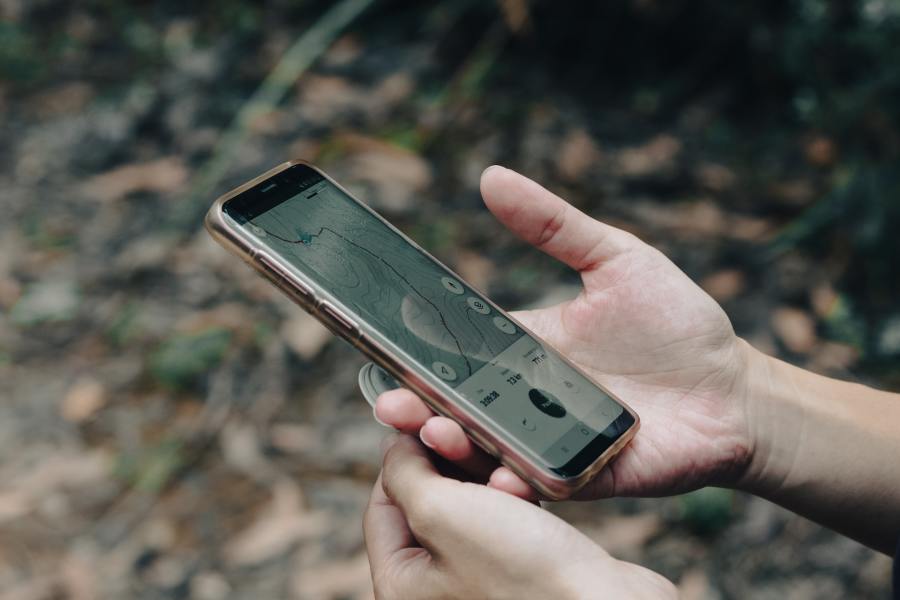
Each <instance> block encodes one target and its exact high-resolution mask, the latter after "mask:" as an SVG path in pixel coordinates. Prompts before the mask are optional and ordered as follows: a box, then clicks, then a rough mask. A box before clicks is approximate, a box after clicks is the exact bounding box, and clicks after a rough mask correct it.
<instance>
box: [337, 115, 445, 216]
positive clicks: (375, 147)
mask: <svg viewBox="0 0 900 600" xmlns="http://www.w3.org/2000/svg"><path fill="white" fill-rule="evenodd" d="M335 143H336V144H339V145H340V146H341V147H342V148H343V149H344V150H345V151H346V153H347V158H346V160H345V168H346V172H347V175H346V179H347V181H348V182H350V183H353V184H362V185H363V186H370V187H371V188H372V191H373V192H374V193H372V194H367V195H366V199H367V200H369V201H371V202H372V203H373V204H376V205H377V206H378V207H380V208H385V209H387V210H389V211H403V210H409V209H411V208H412V207H413V206H414V205H415V203H416V200H417V199H418V198H419V195H420V194H421V193H422V192H423V191H425V190H426V189H427V188H428V186H429V185H431V181H432V172H431V165H430V164H429V163H428V161H426V160H425V159H424V158H422V157H421V156H419V155H418V154H416V153H414V152H411V151H409V150H406V149H405V148H401V147H399V146H396V145H394V144H391V143H388V142H385V141H383V140H380V139H377V138H373V137H367V136H362V135H358V134H353V133H344V134H341V135H339V136H336V138H335Z"/></svg>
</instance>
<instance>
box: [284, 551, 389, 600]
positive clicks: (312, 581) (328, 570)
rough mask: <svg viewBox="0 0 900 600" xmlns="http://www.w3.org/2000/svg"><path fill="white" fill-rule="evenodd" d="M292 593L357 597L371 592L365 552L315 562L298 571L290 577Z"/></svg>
mask: <svg viewBox="0 0 900 600" xmlns="http://www.w3.org/2000/svg"><path fill="white" fill-rule="evenodd" d="M291 587H292V588H293V590H294V595H295V596H296V597H297V598H301V599H303V600H336V599H338V598H360V597H367V596H370V595H371V594H372V577H371V571H370V569H369V559H368V557H367V556H366V553H365V552H361V553H360V554H357V555H356V556H355V557H353V558H350V559H347V560H340V561H331V562H327V563H325V564H317V565H313V566H312V567H309V568H306V569H301V570H300V571H297V572H296V573H295V574H294V576H293V577H292V580H291Z"/></svg>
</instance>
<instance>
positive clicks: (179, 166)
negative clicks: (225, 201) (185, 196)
mask: <svg viewBox="0 0 900 600" xmlns="http://www.w3.org/2000/svg"><path fill="white" fill-rule="evenodd" d="M188 175H189V172H188V168H187V167H186V166H185V164H184V162H182V160H181V159H180V158H177V157H168V158H160V159H157V160H153V161H150V162H144V163H137V164H131V165H124V166H121V167H117V168H115V169H113V170H112V171H107V172H106V173H101V174H100V175H95V176H94V177H91V178H90V179H88V180H87V181H86V182H85V183H84V184H83V185H82V191H83V192H84V193H85V194H86V195H87V196H90V197H93V198H97V199H98V200H102V201H104V202H110V201H113V200H119V199H121V198H124V197H125V196H128V195H129V194H133V193H135V192H157V193H160V194H168V193H171V192H175V191H177V190H178V189H180V188H181V187H182V186H183V185H184V184H185V182H186V181H187V179H188Z"/></svg>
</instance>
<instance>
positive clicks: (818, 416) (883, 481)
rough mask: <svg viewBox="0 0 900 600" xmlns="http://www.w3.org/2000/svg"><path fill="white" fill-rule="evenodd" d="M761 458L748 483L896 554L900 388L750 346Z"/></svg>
mask: <svg viewBox="0 0 900 600" xmlns="http://www.w3.org/2000/svg"><path fill="white" fill-rule="evenodd" d="M748 357H749V358H748V361H749V365H750V368H749V371H748V375H749V379H748V387H747V424H748V433H749V436H750V439H751V440H752V442H751V460H750V463H749V466H748V468H747V471H746V473H745V474H744V475H743V477H742V478H741V480H740V481H739V484H738V487H739V488H741V489H744V490H746V491H748V492H751V493H753V494H756V495H759V496H762V497H764V498H767V499H769V500H771V501H773V502H777V503H778V504H781V505H782V506H784V507H786V508H789V509H791V510H793V511H795V512H797V513H799V514H802V515H804V516H806V517H808V518H810V519H813V520H815V521H817V522H819V523H821V524H823V525H826V526H828V527H830V528H832V529H835V530H836V531H840V532H842V533H844V534H845V535H848V536H850V537H853V538H855V539H857V540H859V541H861V542H863V543H864V544H866V545H868V546H871V547H873V548H876V549H878V550H881V551H883V552H886V553H893V551H894V549H895V548H896V544H897V539H898V537H900V395H898V394H890V393H887V392H881V391H877V390H874V389H872V388H868V387H866V386H863V385H859V384H854V383H848V382H844V381H838V380H835V379H829V378H827V377H823V376H820V375H815V374H813V373H810V372H809V371H804V370H803V369H800V368H797V367H794V366H792V365H789V364H787V363H784V362H782V361H779V360H776V359H774V358H771V357H768V356H765V355H763V354H762V353H759V352H757V351H755V350H752V349H748Z"/></svg>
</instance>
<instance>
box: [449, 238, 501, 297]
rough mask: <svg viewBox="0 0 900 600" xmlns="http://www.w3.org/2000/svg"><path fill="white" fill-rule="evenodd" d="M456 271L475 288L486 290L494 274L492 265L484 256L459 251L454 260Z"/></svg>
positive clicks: (470, 251)
mask: <svg viewBox="0 0 900 600" xmlns="http://www.w3.org/2000/svg"><path fill="white" fill-rule="evenodd" d="M456 271H457V272H458V273H459V274H460V275H462V278H463V279H465V280H466V281H468V282H469V283H471V284H472V285H473V286H475V287H476V288H478V289H480V290H483V289H485V288H487V285H488V284H489V283H490V281H491V278H492V277H493V274H494V263H493V261H491V260H490V259H488V258H485V257H484V255H482V254H480V253H478V252H474V251H472V250H468V249H465V248H463V249H461V250H460V251H459V254H458V256H457V260H456Z"/></svg>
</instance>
